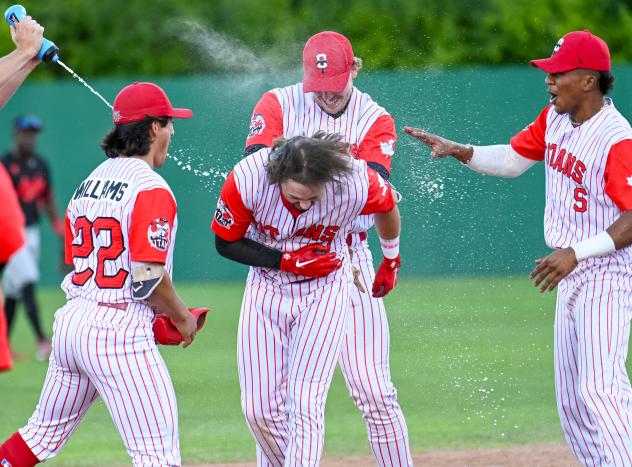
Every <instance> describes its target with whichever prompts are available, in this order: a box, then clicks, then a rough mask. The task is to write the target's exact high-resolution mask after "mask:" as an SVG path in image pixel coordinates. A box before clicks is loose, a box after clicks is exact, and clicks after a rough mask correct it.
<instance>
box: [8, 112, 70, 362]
mask: <svg viewBox="0 0 632 467" xmlns="http://www.w3.org/2000/svg"><path fill="white" fill-rule="evenodd" d="M41 130H42V121H41V120H40V119H39V118H38V117H35V116H33V115H23V116H20V117H18V118H17V119H16V120H15V124H14V132H13V140H14V147H13V149H12V150H11V151H9V152H8V153H7V154H5V155H4V157H3V158H2V160H1V162H2V164H3V165H4V166H5V167H6V169H7V171H8V172H9V175H10V176H11V180H12V181H13V186H14V187H15V190H16V192H17V194H18V199H19V200H20V205H21V207H22V211H23V212H24V216H25V218H26V229H25V234H26V245H25V246H24V247H23V248H22V249H20V250H19V251H18V252H17V253H16V254H15V255H13V257H12V258H11V260H10V261H9V263H8V264H7V268H6V272H5V273H4V275H3V276H2V286H3V289H4V292H5V295H6V300H5V302H4V308H5V312H6V315H7V324H8V328H9V334H10V333H11V328H12V324H13V318H14V316H15V309H16V305H17V302H18V300H21V301H22V302H23V303H24V308H25V309H26V314H27V316H28V318H29V321H30V323H31V327H32V328H33V331H34V332H35V336H36V338H37V351H36V353H35V357H36V359H38V360H40V361H43V360H46V359H47V358H48V356H49V355H50V351H51V343H50V339H49V338H48V336H47V335H46V334H45V333H44V331H43V329H42V325H41V323H40V318H39V307H38V305H37V301H36V299H35V286H36V284H37V281H38V280H39V268H38V261H39V251H40V232H39V219H40V211H41V210H42V209H43V210H45V211H46V213H47V214H48V217H49V218H50V222H51V225H52V226H53V229H54V230H55V233H56V234H57V235H58V236H59V237H60V238H61V239H62V241H63V238H64V222H63V221H62V220H61V218H60V217H59V215H58V214H57V208H56V206H55V200H54V197H53V189H52V184H51V179H50V171H49V169H48V164H47V163H46V161H45V160H44V159H43V158H42V157H40V156H39V155H38V154H36V153H35V146H36V144H37V136H38V134H39V132H40V131H41Z"/></svg>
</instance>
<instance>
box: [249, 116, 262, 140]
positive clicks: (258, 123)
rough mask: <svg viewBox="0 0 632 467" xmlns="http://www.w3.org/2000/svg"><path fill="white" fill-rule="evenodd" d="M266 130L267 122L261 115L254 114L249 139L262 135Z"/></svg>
mask: <svg viewBox="0 0 632 467" xmlns="http://www.w3.org/2000/svg"><path fill="white" fill-rule="evenodd" d="M265 128H266V121H265V120H264V118H263V115H261V114H254V115H253V116H252V119H251V120H250V131H249V132H248V138H252V137H253V136H255V135H260V134H261V133H263V130H265Z"/></svg>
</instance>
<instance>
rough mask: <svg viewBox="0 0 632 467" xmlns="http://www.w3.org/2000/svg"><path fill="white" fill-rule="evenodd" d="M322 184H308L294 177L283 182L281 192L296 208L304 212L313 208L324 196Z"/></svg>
mask: <svg viewBox="0 0 632 467" xmlns="http://www.w3.org/2000/svg"><path fill="white" fill-rule="evenodd" d="M324 190H325V187H324V186H322V185H318V186H308V185H303V184H301V183H298V182H296V181H294V180H292V179H289V180H285V181H283V182H281V194H282V195H283V197H284V198H285V199H286V201H287V202H288V203H290V204H291V205H292V207H294V208H295V209H296V210H298V211H301V212H304V211H307V210H308V209H309V208H311V207H312V206H313V205H314V203H316V202H318V201H319V200H320V198H321V197H322V196H323V192H324Z"/></svg>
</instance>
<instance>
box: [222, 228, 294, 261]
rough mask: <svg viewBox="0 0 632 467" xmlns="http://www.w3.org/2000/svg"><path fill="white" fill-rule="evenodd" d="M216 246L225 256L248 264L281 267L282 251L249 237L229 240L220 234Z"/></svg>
mask: <svg viewBox="0 0 632 467" xmlns="http://www.w3.org/2000/svg"><path fill="white" fill-rule="evenodd" d="M215 248H216V249H217V252H218V253H219V254H220V255H222V256H223V257H224V258H228V259H232V260H233V261H237V262H238V263H241V264H245V265H247V266H258V267H261V268H270V269H280V268H281V255H282V253H281V252H280V251H279V250H275V249H274V248H268V247H267V246H265V245H262V244H261V243H258V242H255V241H254V240H250V239H249V238H240V239H239V240H236V241H234V242H229V241H227V240H224V239H223V238H221V237H220V236H219V235H215Z"/></svg>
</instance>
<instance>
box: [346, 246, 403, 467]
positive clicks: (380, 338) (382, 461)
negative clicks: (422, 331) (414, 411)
mask: <svg viewBox="0 0 632 467" xmlns="http://www.w3.org/2000/svg"><path fill="white" fill-rule="evenodd" d="M352 264H353V266H354V267H356V268H357V269H358V270H359V271H360V281H361V282H362V284H363V285H364V288H365V290H366V293H361V292H360V291H359V290H358V288H357V287H356V286H355V285H353V284H352V285H351V291H350V305H351V316H350V317H349V321H348V325H347V333H346V336H345V340H344V344H343V346H342V351H341V353H340V359H339V362H340V369H341V370H342V374H343V375H344V377H345V381H346V382H347V387H348V388H349V393H350V394H351V398H352V399H353V401H354V402H355V405H356V407H358V409H359V410H360V412H361V413H362V417H363V418H364V421H365V422H366V425H367V431H368V435H369V444H370V445H371V450H372V451H373V455H374V457H375V460H376V461H377V464H378V465H379V466H384V467H399V466H409V465H413V461H412V457H411V455H410V446H409V442H408V428H407V427H406V420H405V419H404V414H403V412H402V409H401V407H400V406H399V404H398V403H397V391H396V390H395V386H394V385H393V383H392V381H391V370H390V365H389V348H390V335H389V328H388V320H387V317H386V308H385V307H384V301H383V300H382V299H381V298H373V297H372V296H371V287H372V286H373V280H374V278H375V271H374V269H373V257H372V255H371V251H370V250H369V246H368V243H367V242H366V241H362V242H360V243H359V244H358V245H357V246H355V245H354V248H353V255H352Z"/></svg>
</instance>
